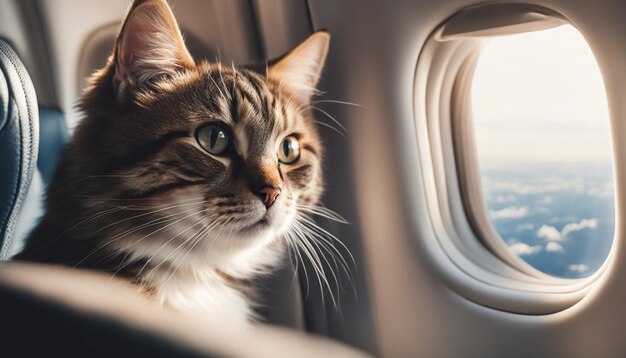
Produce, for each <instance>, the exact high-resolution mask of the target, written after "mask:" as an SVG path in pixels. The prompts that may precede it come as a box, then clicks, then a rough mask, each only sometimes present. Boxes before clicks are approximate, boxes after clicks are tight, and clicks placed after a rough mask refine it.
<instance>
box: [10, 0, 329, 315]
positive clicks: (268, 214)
mask: <svg viewBox="0 0 626 358" xmlns="http://www.w3.org/2000/svg"><path fill="white" fill-rule="evenodd" d="M329 40H330V36H329V34H328V32H326V31H318V32H315V33H313V34H312V35H311V36H310V37H309V38H308V39H306V40H305V41H304V42H303V43H301V44H300V45H299V46H297V47H296V48H295V49H293V50H292V51H291V52H289V53H287V54H286V55H285V56H283V57H281V58H279V59H277V60H275V61H272V62H270V63H268V64H267V65H264V66H259V68H257V67H255V66H224V65H221V64H220V63H209V62H206V61H199V62H197V63H196V62H195V61H194V59H192V57H191V56H190V54H189V52H188V50H187V48H186V47H185V44H184V41H183V37H182V34H181V32H180V29H179V27H178V24H177V22H176V20H175V18H174V15H173V13H172V11H171V9H170V8H169V6H168V4H167V2H166V1H165V0H143V1H141V0H137V1H135V2H134V3H133V5H132V6H131V8H130V10H129V11H128V14H127V16H126V18H125V20H124V22H123V25H122V28H121V31H120V33H119V35H118V38H117V40H116V44H115V48H114V50H113V53H112V54H111V56H110V57H109V59H108V61H107V64H106V65H105V67H104V68H103V69H101V70H99V71H97V72H96V73H95V74H94V75H93V76H92V78H91V83H90V86H89V87H88V88H87V89H86V90H85V92H84V94H83V97H82V99H81V101H80V108H81V110H82V112H83V114H84V118H83V120H82V121H81V123H80V124H79V125H78V127H77V128H76V130H75V133H74V135H73V137H72V139H71V141H70V143H69V144H68V146H67V148H66V150H65V152H64V155H63V157H62V159H61V160H60V162H59V165H58V167H57V169H56V171H55V174H54V178H53V180H52V182H51V184H50V185H49V188H48V190H47V196H46V211H45V214H44V216H43V217H42V219H41V221H40V222H39V224H38V225H37V226H36V227H35V229H34V230H33V231H32V233H31V234H30V235H29V237H28V239H27V241H26V244H25V247H24V249H23V251H21V252H20V253H18V254H17V255H16V256H15V257H14V259H16V260H24V261H34V262H41V263H51V264H60V265H66V266H70V267H77V268H83V269H93V270H100V271H105V272H108V273H110V274H111V275H115V276H118V277H124V278H126V279H128V280H130V281H131V282H133V283H135V284H136V285H137V287H139V288H140V289H141V292H142V293H143V294H145V295H148V296H149V297H150V298H152V299H154V301H156V302H158V303H159V304H162V305H163V306H165V307H168V308H171V309H174V310H177V311H181V312H198V311H201V312H207V313H211V314H224V312H227V313H228V315H229V317H235V318H236V319H239V320H242V321H251V320H254V319H255V314H254V309H253V306H254V299H253V298H252V297H253V292H252V291H251V290H250V288H249V287H250V285H249V283H250V282H252V281H254V279H255V278H256V277H258V275H260V274H264V273H266V272H269V271H271V270H272V269H273V268H275V267H277V266H279V265H280V264H281V263H282V261H283V260H284V257H285V255H286V251H287V250H289V249H290V248H291V247H295V246H299V247H301V248H302V247H303V248H304V249H305V250H306V249H311V246H307V245H310V244H307V243H303V242H302V241H301V240H303V239H305V238H306V236H311V235H312V236H315V234H311V233H312V232H313V231H315V230H314V229H312V228H314V226H313V225H314V224H313V222H312V221H311V219H310V217H309V215H312V214H316V213H322V215H324V216H332V214H330V212H329V211H324V209H323V208H321V207H319V206H317V205H316V204H317V203H318V201H319V198H320V195H321V193H322V189H323V183H322V165H321V163H322V154H323V153H322V145H321V142H320V137H319V134H318V132H317V130H316V127H315V120H314V118H313V117H312V114H311V110H310V101H311V97H312V96H313V95H314V94H315V91H316V89H315V87H316V85H317V82H318V80H319V77H320V74H321V72H322V69H323V66H324V62H325V59H326V55H327V52H328V48H329ZM324 213H325V214H324ZM319 230H321V229H319ZM307 232H308V233H309V234H307ZM320 233H321V231H318V235H319V234H320ZM290 245H291V246H290ZM307 255H308V254H307Z"/></svg>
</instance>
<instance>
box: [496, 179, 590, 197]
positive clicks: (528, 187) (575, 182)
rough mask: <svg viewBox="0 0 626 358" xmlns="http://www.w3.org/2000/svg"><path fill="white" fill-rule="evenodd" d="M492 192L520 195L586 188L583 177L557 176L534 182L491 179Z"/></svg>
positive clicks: (579, 190) (576, 190) (580, 190)
mask: <svg viewBox="0 0 626 358" xmlns="http://www.w3.org/2000/svg"><path fill="white" fill-rule="evenodd" d="M488 184H489V186H488V187H489V191H490V192H499V191H504V192H512V193H515V194H519V195H528V194H544V193H554V192H568V191H569V192H572V191H573V192H577V193H582V192H583V191H584V190H585V185H584V180H583V178H580V177H578V178H572V179H567V180H566V179H562V178H555V177H544V178H539V179H538V180H534V181H533V182H532V183H523V184H522V183H520V182H518V181H502V180H490V181H489V183H488Z"/></svg>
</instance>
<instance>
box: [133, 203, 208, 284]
mask: <svg viewBox="0 0 626 358" xmlns="http://www.w3.org/2000/svg"><path fill="white" fill-rule="evenodd" d="M204 210H205V209H204V208H202V209H200V210H198V209H197V208H196V210H195V211H194V212H193V213H191V214H189V215H186V216H184V217H183V218H181V219H179V220H177V221H175V222H173V223H170V224H168V225H166V226H164V227H163V228H161V229H159V230H158V231H161V230H165V229H166V228H168V227H170V226H172V225H174V224H176V223H178V222H180V221H182V220H185V219H187V218H189V217H192V216H195V215H198V214H202V213H203V212H204ZM203 219H204V218H200V219H199V220H197V221H196V223H195V224H193V225H191V226H190V227H188V228H186V229H185V230H182V231H180V232H179V233H178V234H176V235H174V236H173V237H171V238H170V239H169V240H167V241H166V242H165V243H163V244H162V245H161V246H160V247H159V248H158V249H157V250H156V251H154V252H153V253H152V255H151V256H150V257H149V258H148V260H147V261H146V262H145V263H144V265H143V266H142V267H141V269H140V270H139V272H138V273H137V275H138V276H141V273H142V272H143V270H144V269H145V268H146V267H147V266H148V265H149V264H150V262H151V261H152V260H153V259H154V258H155V257H156V255H157V254H158V253H159V252H160V251H161V250H162V249H163V248H165V247H166V246H167V245H169V244H170V243H171V242H172V241H174V240H176V238H178V237H179V236H180V235H182V234H184V233H185V232H187V231H188V230H190V229H191V228H193V227H194V226H196V225H197V224H198V223H201V222H202V220H203ZM155 233H156V232H155Z"/></svg>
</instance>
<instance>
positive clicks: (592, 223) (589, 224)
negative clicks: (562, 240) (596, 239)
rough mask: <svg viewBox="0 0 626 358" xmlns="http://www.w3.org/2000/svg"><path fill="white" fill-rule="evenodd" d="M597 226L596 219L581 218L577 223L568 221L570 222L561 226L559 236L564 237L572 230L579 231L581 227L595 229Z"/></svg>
mask: <svg viewBox="0 0 626 358" xmlns="http://www.w3.org/2000/svg"><path fill="white" fill-rule="evenodd" d="M597 227H598V220H597V219H582V220H581V221H580V222H578V223H570V224H567V225H565V226H564V227H563V230H561V236H563V237H565V236H567V235H568V234H570V233H572V232H574V231H580V230H583V229H595V228H597Z"/></svg>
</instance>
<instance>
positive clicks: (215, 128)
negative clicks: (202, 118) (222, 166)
mask: <svg viewBox="0 0 626 358" xmlns="http://www.w3.org/2000/svg"><path fill="white" fill-rule="evenodd" d="M197 140H198V143H200V146H202V148H204V150H206V151H207V152H209V153H211V154H214V155H222V154H224V153H226V151H228V148H230V133H229V131H228V129H227V128H226V127H225V126H223V125H221V124H209V125H207V126H204V127H202V128H200V130H199V131H198V135H197Z"/></svg>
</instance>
